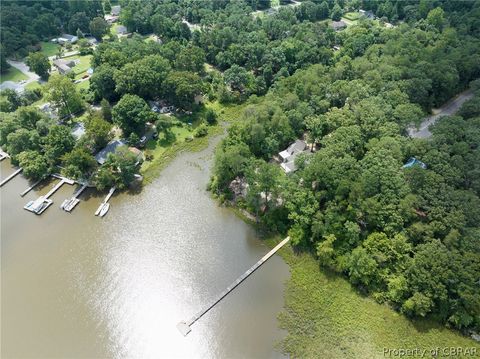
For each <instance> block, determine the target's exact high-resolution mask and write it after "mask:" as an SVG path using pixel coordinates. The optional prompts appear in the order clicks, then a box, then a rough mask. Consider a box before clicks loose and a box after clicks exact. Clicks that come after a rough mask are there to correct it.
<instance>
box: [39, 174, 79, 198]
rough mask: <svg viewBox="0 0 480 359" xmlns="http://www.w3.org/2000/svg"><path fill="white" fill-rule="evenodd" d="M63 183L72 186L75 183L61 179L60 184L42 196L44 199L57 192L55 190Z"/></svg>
mask: <svg viewBox="0 0 480 359" xmlns="http://www.w3.org/2000/svg"><path fill="white" fill-rule="evenodd" d="M64 183H68V184H70V185H72V184H74V183H75V182H74V181H73V180H71V179H68V178H62V179H61V180H60V182H58V183H57V184H56V185H55V187H53V188H52V189H51V190H50V191H48V193H47V194H46V195H45V196H44V197H45V199H48V198H49V197H50V196H51V195H52V194H54V193H55V192H57V190H58V189H59V188H60V187H62V186H63V184H64Z"/></svg>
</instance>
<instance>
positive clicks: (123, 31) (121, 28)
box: [115, 25, 128, 35]
mask: <svg viewBox="0 0 480 359" xmlns="http://www.w3.org/2000/svg"><path fill="white" fill-rule="evenodd" d="M115 31H116V33H117V34H120V35H123V34H126V33H127V32H128V30H127V28H126V27H125V26H123V25H118V26H117V27H116V28H115Z"/></svg>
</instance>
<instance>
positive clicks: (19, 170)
mask: <svg viewBox="0 0 480 359" xmlns="http://www.w3.org/2000/svg"><path fill="white" fill-rule="evenodd" d="M22 170H23V168H21V167H20V168H19V169H18V170H16V171H15V172H13V173H12V174H11V175H10V176H8V177H7V178H5V179H4V180H2V182H0V187H2V186H3V185H4V184H5V183H7V182H8V181H10V180H11V179H12V178H13V177H15V176H16V175H18V174H19V173H20V172H22Z"/></svg>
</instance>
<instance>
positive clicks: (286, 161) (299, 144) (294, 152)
mask: <svg viewBox="0 0 480 359" xmlns="http://www.w3.org/2000/svg"><path fill="white" fill-rule="evenodd" d="M303 152H310V151H309V149H308V147H307V143H306V142H305V141H303V140H296V141H295V142H294V143H292V144H291V145H290V146H288V148H287V149H286V150H284V151H282V152H280V153H279V154H278V156H279V157H280V161H281V163H280V167H282V169H283V170H284V171H285V173H291V172H294V171H295V170H296V169H297V168H296V166H295V158H296V157H297V156H298V155H299V154H300V153H303Z"/></svg>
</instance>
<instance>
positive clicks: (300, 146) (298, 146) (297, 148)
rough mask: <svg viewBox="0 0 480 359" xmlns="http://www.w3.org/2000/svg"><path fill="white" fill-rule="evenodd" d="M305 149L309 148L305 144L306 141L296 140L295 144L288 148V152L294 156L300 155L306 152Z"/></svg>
mask: <svg viewBox="0 0 480 359" xmlns="http://www.w3.org/2000/svg"><path fill="white" fill-rule="evenodd" d="M305 148H307V144H306V143H305V141H302V140H296V141H295V142H294V143H292V144H291V145H290V146H288V148H287V151H288V152H289V153H290V154H292V155H293V154H294V153H299V152H302V151H304V150H305Z"/></svg>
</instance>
